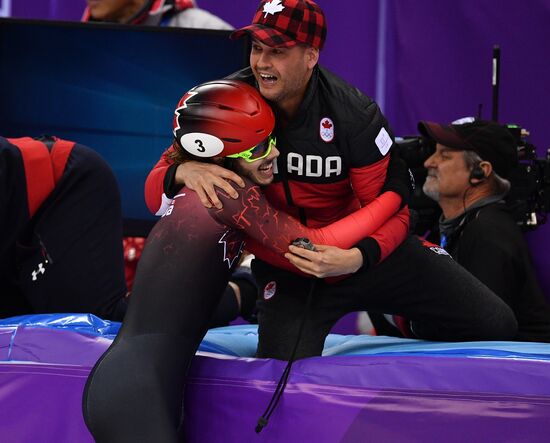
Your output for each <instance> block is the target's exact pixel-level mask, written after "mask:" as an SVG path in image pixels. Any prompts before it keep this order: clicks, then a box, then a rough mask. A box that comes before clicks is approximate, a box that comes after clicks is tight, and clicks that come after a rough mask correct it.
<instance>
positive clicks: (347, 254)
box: [146, 0, 517, 359]
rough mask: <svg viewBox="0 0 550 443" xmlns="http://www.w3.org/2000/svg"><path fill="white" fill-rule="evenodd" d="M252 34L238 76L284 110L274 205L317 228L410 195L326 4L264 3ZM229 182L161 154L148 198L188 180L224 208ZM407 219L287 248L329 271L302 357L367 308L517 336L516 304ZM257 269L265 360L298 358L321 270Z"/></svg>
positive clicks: (452, 334) (300, 261)
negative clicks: (336, 53) (347, 238)
mask: <svg viewBox="0 0 550 443" xmlns="http://www.w3.org/2000/svg"><path fill="white" fill-rule="evenodd" d="M243 36H247V37H249V38H250V39H251V43H252V49H251V53H250V67H248V68H246V69H244V70H242V71H239V72H237V73H235V74H233V75H231V76H230V78H235V79H240V80H243V81H245V82H248V83H250V84H252V85H254V86H256V87H257V88H258V89H259V90H260V92H261V94H262V95H263V96H264V97H265V98H266V99H267V100H268V102H269V103H270V105H271V106H272V108H273V110H274V112H275V116H276V119H277V123H276V127H275V129H274V133H275V134H276V136H277V145H278V147H279V148H280V151H281V155H280V157H279V158H278V161H277V174H276V178H275V181H274V182H273V183H272V184H270V185H269V186H267V187H266V189H265V194H266V196H267V198H268V199H269V200H270V202H271V203H272V204H273V206H274V207H276V208H277V209H279V210H283V211H285V212H287V213H289V214H291V215H294V216H295V217H297V218H299V219H300V220H301V221H302V223H304V224H307V225H308V226H313V227H315V226H325V225H326V224H328V223H331V222H334V221H336V220H338V219H340V218H342V217H343V216H344V215H347V214H349V213H350V212H352V211H354V210H356V209H357V208H358V207H360V206H368V205H369V204H370V203H371V202H372V201H373V199H374V198H376V197H377V196H378V195H379V194H380V193H381V192H382V191H384V190H393V191H396V192H398V193H399V194H400V195H402V196H404V202H405V201H406V196H407V192H408V181H409V176H408V173H407V170H406V168H402V164H401V163H400V162H399V161H396V160H395V159H394V158H393V157H394V156H391V155H390V153H391V152H392V149H391V148H392V146H393V144H394V141H393V135H392V131H391V129H390V127H389V125H388V122H387V121H386V119H385V117H384V116H383V115H382V113H381V111H380V109H379V108H378V106H377V105H376V103H374V102H373V101H372V100H371V99H370V98H369V97H367V96H365V95H363V94H362V93H361V92H360V91H358V90H357V89H356V88H354V87H353V86H351V85H349V84H347V83H346V82H345V81H344V80H342V79H341V78H339V77H337V76H336V75H334V74H332V73H331V72H329V71H328V70H326V69H325V68H323V67H321V66H319V65H318V60H319V52H320V50H321V49H322V48H323V45H324V42H325V37H326V20H325V16H324V14H323V11H322V10H321V9H320V8H319V6H318V5H317V4H315V3H314V2H313V1H311V0H262V1H261V2H260V4H259V7H258V9H257V11H256V13H255V15H254V18H253V21H252V24H251V25H249V26H246V27H244V28H242V29H239V30H237V31H235V32H234V33H233V34H232V37H233V38H239V37H243ZM230 181H232V182H234V183H236V184H237V185H240V186H242V185H243V183H242V180H241V179H240V177H238V176H237V175H236V174H234V173H232V172H231V171H228V170H226V169H223V168H220V167H218V166H216V165H207V164H204V163H195V162H187V163H183V164H181V165H179V166H176V165H171V164H170V163H169V161H168V160H166V156H163V157H162V158H161V160H160V161H159V162H158V163H157V165H156V166H155V168H154V169H153V171H152V172H151V173H150V175H149V177H148V180H147V183H146V201H147V204H148V206H149V208H150V210H151V211H153V212H157V210H158V209H159V207H160V206H161V202H162V199H161V197H162V194H163V193H164V194H165V195H166V196H168V197H171V196H173V195H175V193H176V192H177V190H178V189H179V188H180V187H181V185H182V184H183V183H185V184H186V185H187V187H189V188H191V189H193V190H195V191H196V192H197V193H198V194H199V197H200V198H201V201H202V202H203V204H204V205H205V206H207V207H211V206H216V207H220V205H221V203H220V200H219V198H218V196H217V195H216V190H215V187H219V188H221V189H222V190H224V191H225V192H226V193H227V194H229V195H231V196H233V198H236V192H235V190H234V189H233V186H232V185H231V183H230ZM408 223H409V217H408V208H407V207H406V206H405V205H404V206H403V207H402V208H401V209H400V210H398V211H397V212H395V213H394V214H393V215H392V216H390V217H389V219H388V220H386V222H385V223H384V224H383V225H382V226H381V227H380V228H379V229H378V231H376V232H375V233H374V234H373V235H371V236H369V237H367V238H365V239H363V240H362V241H360V242H359V243H357V244H356V245H355V247H353V248H351V249H348V250H343V249H339V248H336V247H331V246H325V245H315V246H316V248H317V251H311V250H307V249H301V248H298V247H294V246H289V252H288V253H287V254H286V257H287V258H288V260H289V261H290V262H291V263H292V264H294V265H295V266H297V267H298V268H299V269H300V270H301V271H303V272H304V273H306V274H308V275H314V276H316V277H319V278H320V279H319V280H317V283H316V286H315V294H314V297H313V305H312V307H311V311H310V312H309V313H308V316H307V321H306V323H305V327H304V329H303V333H302V337H301V340H300V342H299V347H298V350H297V353H296V357H297V358H303V357H308V356H313V355H320V354H321V352H322V349H323V344H324V340H325V337H326V335H327V334H328V332H329V331H330V329H331V327H332V326H333V325H334V324H335V323H336V321H338V319H339V318H341V317H342V316H343V315H345V314H346V313H348V312H352V311H357V310H373V311H378V312H386V313H391V314H400V315H403V316H405V317H407V318H408V319H410V320H411V321H412V323H411V324H412V325H413V327H414V332H415V334H417V336H418V337H421V338H428V339H435V340H469V339H500V340H504V339H507V338H511V337H513V336H514V335H515V333H516V327H517V325H516V322H515V319H514V316H513V313H512V311H511V310H510V308H509V307H508V306H507V305H506V304H505V303H504V302H502V301H501V300H500V299H499V298H498V297H497V296H496V295H494V294H493V293H492V292H490V291H489V290H488V289H487V288H486V287H485V286H483V285H481V284H480V283H479V282H478V281H477V280H476V279H474V278H473V277H472V276H471V274H469V273H467V272H466V271H465V270H464V269H463V268H461V267H460V266H458V265H457V264H456V263H455V262H454V261H453V260H452V259H451V258H450V257H449V256H448V255H443V254H442V253H441V252H442V250H441V248H437V247H435V246H434V245H423V244H421V243H420V241H419V240H418V239H416V238H413V237H410V236H408ZM443 252H444V251H443ZM252 270H253V273H254V275H255V277H256V279H257V281H258V283H259V287H260V294H259V295H260V300H259V302H258V308H259V346H258V356H261V357H275V358H280V359H288V358H289V356H290V353H291V350H292V347H293V346H292V345H293V343H294V342H295V340H296V335H297V331H298V330H299V329H300V327H299V325H300V322H301V318H302V315H303V312H304V309H305V306H306V299H307V297H306V294H307V293H308V291H309V289H310V285H311V278H306V277H303V278H302V277H297V276H295V275H292V274H291V273H289V272H286V271H283V270H281V269H279V268H276V267H274V266H272V265H271V264H269V263H268V261H267V259H266V261H264V260H259V259H256V260H254V262H253V265H252ZM327 277H329V279H328V281H326V280H324V279H325V278H327ZM330 277H336V279H334V278H330ZM335 280H336V281H335ZM465 300H468V301H471V302H472V303H465Z"/></svg>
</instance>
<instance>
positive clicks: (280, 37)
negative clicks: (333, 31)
mask: <svg viewBox="0 0 550 443" xmlns="http://www.w3.org/2000/svg"><path fill="white" fill-rule="evenodd" d="M245 34H248V35H250V36H251V37H252V38H255V39H257V40H259V41H260V42H262V43H263V44H265V45H267V46H270V47H272V48H290V47H292V46H295V45H297V44H298V43H302V44H304V45H308V46H313V47H314V48H317V49H319V50H320V49H323V45H324V43H325V38H326V36H327V25H326V20H325V14H323V11H322V10H321V8H320V7H319V6H318V5H317V4H315V3H314V2H313V1H311V0H262V1H261V2H260V6H258V10H257V11H256V14H255V15H254V19H253V20H252V24H251V25H249V26H245V27H244V28H241V29H238V30H236V31H235V32H233V33H232V34H231V38H232V39H236V38H240V37H242V36H243V35H245Z"/></svg>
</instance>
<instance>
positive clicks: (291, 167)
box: [287, 152, 342, 177]
mask: <svg viewBox="0 0 550 443" xmlns="http://www.w3.org/2000/svg"><path fill="white" fill-rule="evenodd" d="M287 171H288V172H289V173H295V174H297V175H305V176H306V177H330V176H331V175H336V176H338V175H340V174H342V157H339V156H336V155H333V156H329V157H325V158H323V157H321V156H320V155H306V156H303V155H302V154H298V153H297V152H289V153H288V156H287Z"/></svg>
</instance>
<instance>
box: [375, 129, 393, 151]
mask: <svg viewBox="0 0 550 443" xmlns="http://www.w3.org/2000/svg"><path fill="white" fill-rule="evenodd" d="M374 141H375V143H376V146H378V150H379V151H380V153H381V154H382V155H386V154H387V153H388V151H389V150H390V148H391V145H392V144H393V141H392V139H391V137H390V134H388V131H386V128H382V129H380V132H379V133H378V135H377V136H376V138H375V139H374Z"/></svg>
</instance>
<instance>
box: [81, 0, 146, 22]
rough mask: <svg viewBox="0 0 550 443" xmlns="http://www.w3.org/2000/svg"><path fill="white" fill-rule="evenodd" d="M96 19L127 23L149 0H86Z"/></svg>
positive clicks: (91, 13)
mask: <svg viewBox="0 0 550 443" xmlns="http://www.w3.org/2000/svg"><path fill="white" fill-rule="evenodd" d="M86 1H87V3H88V7H89V8H90V15H91V16H92V18H93V19H95V20H101V21H108V22H115V23H116V22H118V23H125V22H126V21H127V20H128V19H129V18H131V17H132V16H133V15H134V14H135V13H136V12H137V11H138V10H139V9H140V8H141V7H142V6H143V5H144V4H145V2H146V1H147V0H86Z"/></svg>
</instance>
